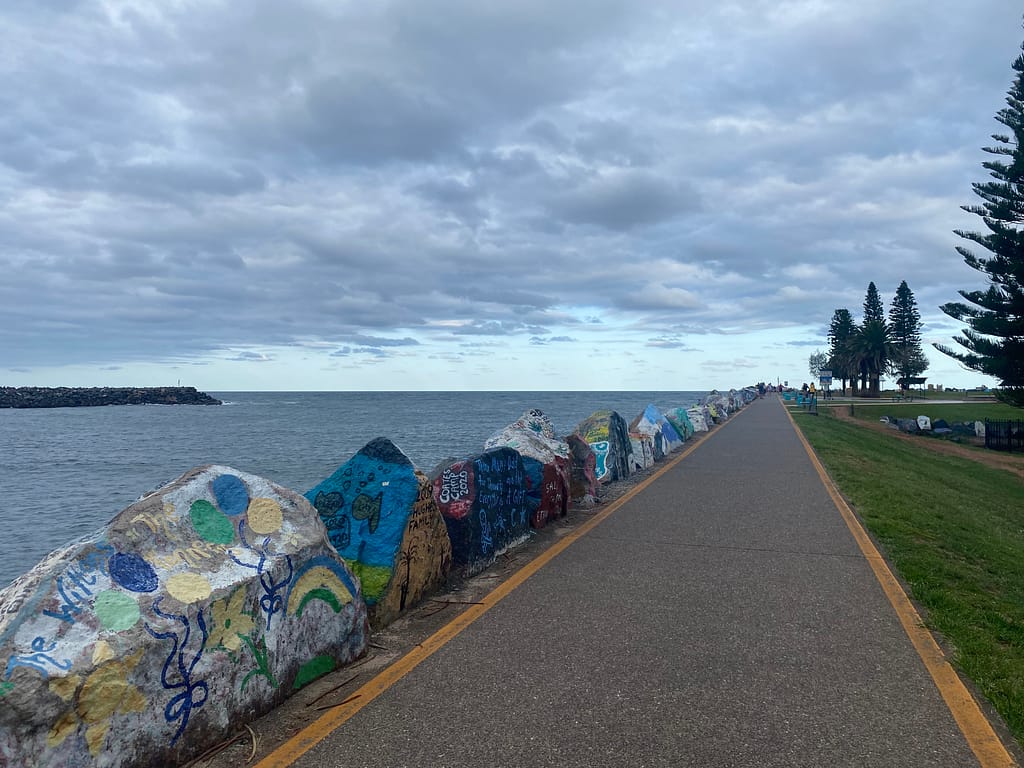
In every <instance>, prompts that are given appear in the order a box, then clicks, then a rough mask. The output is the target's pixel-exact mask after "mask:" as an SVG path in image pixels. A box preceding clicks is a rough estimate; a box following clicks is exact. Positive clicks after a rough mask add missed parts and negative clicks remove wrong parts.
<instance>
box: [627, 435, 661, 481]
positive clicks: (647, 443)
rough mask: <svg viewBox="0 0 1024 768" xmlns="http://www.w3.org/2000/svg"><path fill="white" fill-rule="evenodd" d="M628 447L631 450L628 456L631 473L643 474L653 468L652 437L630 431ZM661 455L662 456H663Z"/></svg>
mask: <svg viewBox="0 0 1024 768" xmlns="http://www.w3.org/2000/svg"><path fill="white" fill-rule="evenodd" d="M629 445H630V448H631V449H632V453H631V454H630V461H631V462H632V464H631V465H630V470H631V471H633V472H643V471H644V470H645V469H649V468H650V467H653V466H654V462H655V453H654V437H653V436H652V435H648V434H645V433H643V432H635V431H633V430H630V432H629ZM661 455H662V456H664V454H661Z"/></svg>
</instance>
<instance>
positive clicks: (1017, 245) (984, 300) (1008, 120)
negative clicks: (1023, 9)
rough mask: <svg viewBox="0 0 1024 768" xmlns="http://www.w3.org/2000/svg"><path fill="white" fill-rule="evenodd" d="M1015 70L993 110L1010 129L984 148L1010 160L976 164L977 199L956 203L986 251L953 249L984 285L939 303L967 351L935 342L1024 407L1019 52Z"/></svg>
mask: <svg viewBox="0 0 1024 768" xmlns="http://www.w3.org/2000/svg"><path fill="white" fill-rule="evenodd" d="M1022 49H1024V46H1022ZM1013 70H1014V71H1015V72H1016V73H1017V74H1016V77H1015V79H1014V81H1013V84H1012V85H1011V87H1010V90H1009V92H1008V95H1007V97H1006V107H1004V108H1003V109H1001V110H1000V111H999V112H997V113H996V116H995V119H996V120H997V121H998V122H1000V123H1002V125H1004V126H1005V127H1006V128H1008V129H1009V131H1010V133H1009V134H1001V133H996V134H992V138H993V140H995V142H996V145H995V146H991V147H984V148H983V149H984V151H985V152H988V153H989V154H992V155H996V156H997V158H998V157H1005V158H1008V161H1007V162H1004V161H1003V160H1001V159H994V160H990V161H987V162H984V163H982V167H983V168H985V169H987V170H988V172H989V176H991V177H992V178H993V179H994V181H987V182H975V183H974V184H972V187H973V189H974V193H975V194H976V195H977V196H978V197H980V198H981V201H982V202H981V204H980V205H965V206H962V208H963V209H964V210H965V211H967V212H968V213H973V214H975V215H977V216H979V217H980V218H981V220H982V222H983V223H984V225H985V228H986V229H987V230H988V231H987V232H967V231H962V230H955V232H956V234H957V235H959V236H960V237H962V238H964V239H965V240H968V241H970V242H972V243H974V244H975V245H978V246H980V247H981V248H984V249H985V250H986V251H988V252H989V253H990V254H991V255H990V256H979V255H977V254H975V253H974V252H973V251H971V250H970V249H969V248H967V247H964V246H957V249H956V250H957V252H958V253H960V255H961V256H963V259H964V261H965V262H966V263H967V265H968V266H969V267H971V268H972V269H975V270H977V271H979V272H981V273H983V274H985V275H986V276H987V278H988V283H989V284H988V287H987V288H986V289H984V290H981V289H976V290H960V291H958V293H959V294H960V296H961V297H962V298H963V299H964V301H957V302H950V303H948V304H943V305H942V306H941V307H940V308H941V309H942V311H943V312H945V313H946V314H947V315H949V316H950V317H953V318H956V319H957V320H960V321H961V322H964V323H966V324H967V326H968V327H967V328H965V329H963V331H962V332H961V335H960V336H955V337H954V339H953V340H954V341H955V342H956V343H957V344H959V345H960V346H961V347H963V349H964V350H966V351H960V350H957V349H953V348H951V347H948V346H946V345H943V344H936V345H935V347H936V348H937V349H938V350H939V351H940V352H943V353H944V354H947V355H949V356H950V357H952V358H954V359H956V360H959V361H960V362H961V363H962V364H963V365H965V366H966V367H968V368H970V369H972V370H975V371H979V372H981V373H984V374H987V375H989V376H993V377H995V378H996V379H998V380H999V382H1000V387H1001V389H1000V391H999V393H998V395H999V397H1000V398H1001V399H1003V400H1005V401H1006V402H1009V403H1011V404H1013V405H1017V406H1019V407H1024V232H1022V230H1021V225H1022V224H1024V54H1022V55H1019V56H1018V57H1017V59H1016V60H1015V61H1014V62H1013Z"/></svg>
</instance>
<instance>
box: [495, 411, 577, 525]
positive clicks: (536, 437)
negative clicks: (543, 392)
mask: <svg viewBox="0 0 1024 768" xmlns="http://www.w3.org/2000/svg"><path fill="white" fill-rule="evenodd" d="M501 447H507V448H514V449H515V450H517V451H518V452H519V455H520V456H522V457H523V467H524V468H525V469H526V478H527V489H526V497H527V500H528V502H529V505H530V526H531V527H533V528H538V529H539V528H543V527H544V526H545V525H547V523H548V521H549V520H551V519H553V518H556V517H562V516H564V515H566V514H567V513H568V511H569V473H570V469H569V463H570V459H569V445H568V443H566V442H565V441H564V440H562V439H560V438H558V437H557V436H556V435H555V430H554V427H553V426H552V425H551V421H550V420H549V419H548V417H547V416H545V415H544V413H543V412H541V411H540V410H537V409H531V410H529V411H527V412H526V413H524V414H523V415H522V416H520V417H519V419H517V420H516V421H514V422H512V423H511V424H509V425H508V426H507V427H505V428H503V429H501V430H500V431H498V432H497V433H495V434H494V435H491V437H489V438H488V439H487V441H486V442H485V443H484V450H488V449H491V448H501Z"/></svg>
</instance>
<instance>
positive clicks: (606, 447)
mask: <svg viewBox="0 0 1024 768" xmlns="http://www.w3.org/2000/svg"><path fill="white" fill-rule="evenodd" d="M573 431H574V432H575V433H576V434H577V435H579V436H580V437H582V438H583V439H584V440H585V441H586V442H587V444H588V445H589V446H590V448H591V450H593V452H594V457H595V458H596V460H597V467H596V474H597V479H598V480H599V481H600V482H601V483H614V482H618V481H619V480H625V479H626V478H628V477H629V475H630V472H631V469H630V467H631V465H632V460H631V459H630V457H629V455H630V453H632V450H633V449H632V446H631V444H630V442H629V425H627V424H626V420H625V419H624V418H622V417H621V416H620V415H619V414H618V413H617V412H615V411H607V410H606V411H595V412H594V413H592V414H590V415H589V416H588V417H587V418H585V419H584V420H583V421H581V422H580V423H579V424H577V425H576V429H574V430H573Z"/></svg>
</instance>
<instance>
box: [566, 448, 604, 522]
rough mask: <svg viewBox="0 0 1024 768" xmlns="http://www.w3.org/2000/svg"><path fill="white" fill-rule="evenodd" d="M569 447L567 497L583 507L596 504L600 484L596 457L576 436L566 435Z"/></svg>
mask: <svg viewBox="0 0 1024 768" xmlns="http://www.w3.org/2000/svg"><path fill="white" fill-rule="evenodd" d="M565 443H566V445H568V446H569V461H570V464H569V497H570V498H571V499H572V500H573V502H575V503H576V504H579V505H580V506H583V507H592V506H593V505H594V504H596V503H597V502H598V495H599V494H600V488H601V483H600V482H599V481H598V479H597V456H595V455H594V449H593V448H591V447H590V445H589V444H588V443H587V441H586V440H584V439H583V438H582V437H580V436H579V435H577V434H575V433H574V434H571V435H567V436H566V438H565Z"/></svg>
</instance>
